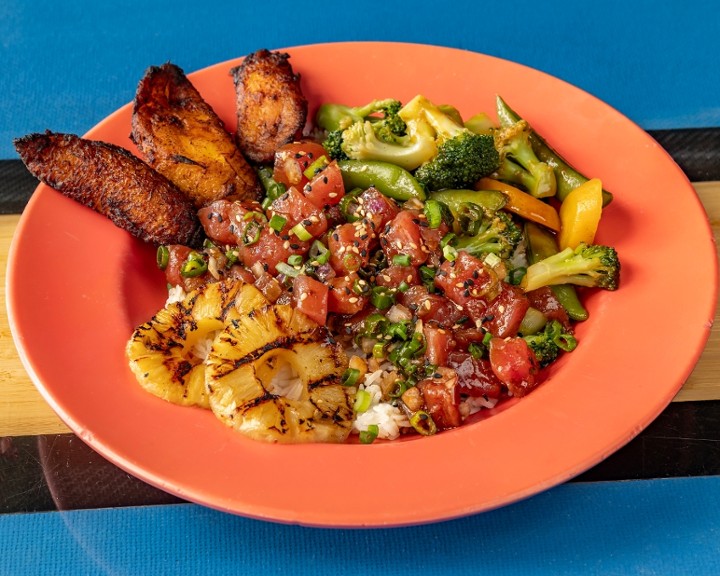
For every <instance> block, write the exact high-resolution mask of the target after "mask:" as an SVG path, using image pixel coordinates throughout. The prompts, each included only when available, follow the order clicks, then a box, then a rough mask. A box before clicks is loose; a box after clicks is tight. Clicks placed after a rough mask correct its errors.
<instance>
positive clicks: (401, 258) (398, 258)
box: [392, 254, 410, 266]
mask: <svg viewBox="0 0 720 576" xmlns="http://www.w3.org/2000/svg"><path fill="white" fill-rule="evenodd" d="M392 263H393V265H395V266H410V255H409V254H395V256H393V259H392Z"/></svg>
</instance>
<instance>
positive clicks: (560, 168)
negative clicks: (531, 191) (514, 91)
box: [496, 96, 613, 206]
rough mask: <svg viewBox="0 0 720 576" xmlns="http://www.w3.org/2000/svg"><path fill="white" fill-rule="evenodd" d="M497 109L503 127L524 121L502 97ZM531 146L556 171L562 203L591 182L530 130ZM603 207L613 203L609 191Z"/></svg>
mask: <svg viewBox="0 0 720 576" xmlns="http://www.w3.org/2000/svg"><path fill="white" fill-rule="evenodd" d="M496 107H497V115H498V120H499V121H500V125H501V126H510V125H512V124H515V123H516V122H519V121H520V120H522V118H521V117H520V116H519V115H518V114H517V112H515V111H514V110H513V109H512V108H510V106H508V105H507V103H506V102H505V101H504V100H503V99H502V98H501V97H500V96H497V98H496ZM530 144H531V145H532V148H533V150H534V151H535V154H536V155H537V157H538V158H539V159H540V160H541V161H542V162H545V163H546V164H549V165H550V166H551V167H552V169H553V170H554V171H555V177H556V178H557V192H556V196H557V198H558V200H560V201H561V202H562V201H563V200H565V197H566V196H567V195H568V194H570V192H572V191H573V190H575V188H577V187H578V186H580V184H583V183H585V182H587V181H588V180H589V178H587V177H586V176H584V175H583V174H581V173H580V172H578V171H577V170H576V169H575V168H573V167H572V166H571V165H570V164H568V162H567V160H565V159H564V158H563V157H562V156H560V154H558V153H557V152H556V151H555V150H554V149H553V148H552V147H551V146H550V145H549V144H548V143H547V142H546V141H545V140H544V139H543V138H542V136H540V135H539V134H538V133H537V132H535V130H532V128H531V130H530ZM602 194H603V206H607V205H608V204H610V202H612V199H613V195H612V193H611V192H608V191H607V190H603V192H602Z"/></svg>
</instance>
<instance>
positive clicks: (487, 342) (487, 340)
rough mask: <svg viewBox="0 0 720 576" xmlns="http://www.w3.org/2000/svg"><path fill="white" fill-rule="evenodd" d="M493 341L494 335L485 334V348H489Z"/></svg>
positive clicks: (483, 340)
mask: <svg viewBox="0 0 720 576" xmlns="http://www.w3.org/2000/svg"><path fill="white" fill-rule="evenodd" d="M492 339H493V335H492V333H490V332H485V336H483V339H482V343H483V346H487V345H488V344H490V340H492Z"/></svg>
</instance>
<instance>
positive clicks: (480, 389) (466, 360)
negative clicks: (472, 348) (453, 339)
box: [447, 351, 503, 398]
mask: <svg viewBox="0 0 720 576" xmlns="http://www.w3.org/2000/svg"><path fill="white" fill-rule="evenodd" d="M447 365H448V366H449V367H450V368H453V369H454V370H455V372H456V373H457V376H458V386H459V387H460V393H461V394H467V395H468V396H475V397H480V396H484V397H486V398H500V394H501V393H502V389H503V385H502V382H500V380H499V379H498V377H497V376H496V375H495V373H494V372H493V370H492V367H491V365H490V361H489V360H487V359H485V358H473V357H472V355H470V354H469V353H468V352H459V351H456V352H450V354H448V363H447Z"/></svg>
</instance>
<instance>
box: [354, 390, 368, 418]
mask: <svg viewBox="0 0 720 576" xmlns="http://www.w3.org/2000/svg"><path fill="white" fill-rule="evenodd" d="M370 404H372V394H370V392H368V391H367V390H358V391H357V392H356V393H355V404H353V410H354V411H355V412H357V413H358V414H359V413H360V412H365V411H366V410H367V409H368V408H370Z"/></svg>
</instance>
